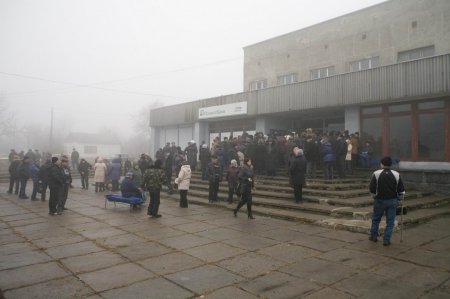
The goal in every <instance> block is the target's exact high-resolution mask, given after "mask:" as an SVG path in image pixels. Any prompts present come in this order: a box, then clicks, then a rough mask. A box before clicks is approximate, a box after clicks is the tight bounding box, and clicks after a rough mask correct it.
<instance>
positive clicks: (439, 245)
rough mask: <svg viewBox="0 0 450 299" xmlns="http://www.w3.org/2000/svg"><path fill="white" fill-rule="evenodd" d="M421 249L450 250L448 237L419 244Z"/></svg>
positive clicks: (449, 238)
mask: <svg viewBox="0 0 450 299" xmlns="http://www.w3.org/2000/svg"><path fill="white" fill-rule="evenodd" d="M421 248H422V249H425V250H430V251H434V252H450V237H445V238H442V239H440V240H434V241H431V242H430V243H427V244H425V245H422V246H421Z"/></svg>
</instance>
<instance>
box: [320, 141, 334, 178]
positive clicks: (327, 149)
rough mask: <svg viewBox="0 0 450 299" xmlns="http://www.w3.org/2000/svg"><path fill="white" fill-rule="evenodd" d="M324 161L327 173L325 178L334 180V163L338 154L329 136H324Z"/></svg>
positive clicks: (325, 172)
mask: <svg viewBox="0 0 450 299" xmlns="http://www.w3.org/2000/svg"><path fill="white" fill-rule="evenodd" d="M321 143H322V161H323V164H324V167H325V168H324V174H325V178H324V179H325V180H332V179H333V167H334V163H335V162H336V154H335V150H334V148H333V145H332V144H331V142H330V141H329V140H328V137H323V138H322V141H321Z"/></svg>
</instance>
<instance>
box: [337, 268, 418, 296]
mask: <svg viewBox="0 0 450 299" xmlns="http://www.w3.org/2000/svg"><path fill="white" fill-rule="evenodd" d="M333 287H334V288H337V289H339V290H341V291H344V292H347V293H350V294H352V295H355V296H358V297H360V298H373V299H375V298H404V299H408V298H409V299H410V298H417V297H418V296H417V294H420V293H422V292H423V291H424V290H423V289H420V288H417V287H415V286H414V285H411V284H408V285H405V284H403V283H399V282H397V281H395V280H392V279H390V278H386V277H382V276H378V275H375V274H372V273H365V272H360V273H358V274H356V275H354V276H352V277H350V278H346V279H344V280H342V281H340V282H338V283H337V284H335V285H334V286H333Z"/></svg>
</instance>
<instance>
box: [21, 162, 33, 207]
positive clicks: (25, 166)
mask: <svg viewBox="0 0 450 299" xmlns="http://www.w3.org/2000/svg"><path fill="white" fill-rule="evenodd" d="M18 172H19V180H20V191H19V198H21V199H27V198H28V196H27V195H26V194H25V190H26V188H27V182H28V180H29V179H30V177H31V166H30V158H28V156H25V157H23V160H22V163H20V165H19V170H18Z"/></svg>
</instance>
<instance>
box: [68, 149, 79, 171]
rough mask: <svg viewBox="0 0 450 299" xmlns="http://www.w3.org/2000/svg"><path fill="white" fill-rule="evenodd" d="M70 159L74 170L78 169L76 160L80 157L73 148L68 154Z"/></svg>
mask: <svg viewBox="0 0 450 299" xmlns="http://www.w3.org/2000/svg"><path fill="white" fill-rule="evenodd" d="M70 159H71V160H72V168H73V169H74V170H78V161H79V159H80V154H79V153H78V152H77V150H76V149H75V148H73V149H72V154H71V155H70Z"/></svg>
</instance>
